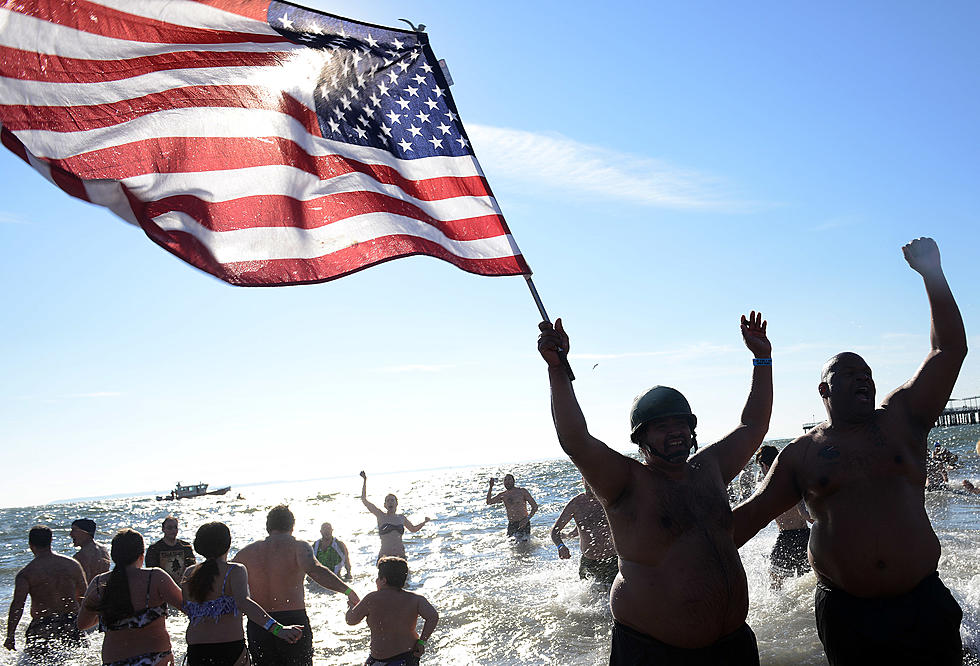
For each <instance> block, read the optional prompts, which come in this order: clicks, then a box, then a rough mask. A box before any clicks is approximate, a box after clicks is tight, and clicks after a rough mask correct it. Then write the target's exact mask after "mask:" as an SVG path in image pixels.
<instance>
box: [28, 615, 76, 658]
mask: <svg viewBox="0 0 980 666" xmlns="http://www.w3.org/2000/svg"><path fill="white" fill-rule="evenodd" d="M24 638H25V641H24V651H25V652H26V653H27V654H28V656H29V657H30V658H32V659H34V660H35V661H39V662H41V663H45V662H51V663H55V662H56V661H67V654H66V652H67V651H70V650H73V649H75V648H78V647H81V646H82V645H83V644H84V639H83V638H82V632H81V631H79V630H78V625H77V624H75V614H74V613H63V614H61V615H46V616H44V617H36V618H34V619H32V620H31V623H30V624H29V625H28V626H27V631H26V632H25V634H24Z"/></svg>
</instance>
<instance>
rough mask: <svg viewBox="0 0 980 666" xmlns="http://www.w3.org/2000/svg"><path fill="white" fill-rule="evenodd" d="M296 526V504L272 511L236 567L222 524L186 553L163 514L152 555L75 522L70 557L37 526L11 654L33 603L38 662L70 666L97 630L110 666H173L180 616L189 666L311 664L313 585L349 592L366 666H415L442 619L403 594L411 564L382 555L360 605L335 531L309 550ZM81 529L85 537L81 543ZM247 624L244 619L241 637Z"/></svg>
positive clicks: (13, 612) (33, 657)
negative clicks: (366, 645) (309, 598)
mask: <svg viewBox="0 0 980 666" xmlns="http://www.w3.org/2000/svg"><path fill="white" fill-rule="evenodd" d="M392 508H393V507H392ZM294 525H295V518H294V516H293V514H292V512H291V511H290V509H289V507H287V506H285V505H279V506H276V507H274V508H272V509H271V510H270V511H269V512H268V515H267V516H266V531H267V532H268V536H267V537H266V538H265V539H263V540H260V541H256V542H254V543H251V544H249V545H247V546H245V547H244V548H242V549H241V550H240V551H238V553H237V554H236V555H235V556H234V558H233V559H232V560H231V561H229V559H228V554H229V551H230V549H231V532H230V530H229V529H228V526H227V525H226V524H224V523H221V522H210V523H206V524H204V525H201V526H200V527H199V528H198V530H197V533H196V535H195V537H194V543H193V546H191V544H189V543H187V542H186V541H182V540H180V539H178V538H177V533H178V522H177V519H176V518H175V517H173V516H167V518H165V519H164V521H163V525H162V527H163V531H164V538H163V539H161V540H160V541H158V542H156V543H154V544H152V545H151V546H150V547H149V548H145V547H144V546H145V544H144V540H143V536H142V535H141V534H140V533H139V532H137V531H135V530H133V529H129V528H125V529H122V530H120V531H119V532H117V533H116V535H115V536H114V537H113V538H112V543H111V545H110V547H109V548H108V549H106V548H105V547H104V546H102V545H100V544H99V543H97V542H96V541H95V539H94V536H95V528H96V525H95V522H94V521H92V520H90V519H80V520H77V521H75V523H74V524H73V525H72V538H73V541H74V542H75V544H76V545H78V546H80V549H79V551H78V552H77V553H76V554H75V556H74V558H72V557H66V556H64V555H60V554H57V553H55V552H53V550H52V547H51V544H52V531H51V529H50V528H49V527H47V526H44V525H36V526H35V527H33V528H31V530H30V532H29V533H28V545H29V547H30V550H31V552H32V553H33V555H34V559H33V560H31V562H30V563H29V564H28V565H27V566H25V567H24V568H23V569H22V570H21V571H20V572H18V574H17V577H16V580H15V584H14V599H13V601H12V602H11V606H10V612H9V615H8V621H7V640H6V642H5V647H6V648H7V649H8V650H14V649H16V647H17V646H16V641H15V632H16V629H17V625H18V624H19V622H20V619H21V617H22V615H23V612H24V607H25V603H26V601H27V599H28V597H29V598H30V602H31V622H30V624H29V626H28V627H27V631H26V632H25V638H26V644H25V646H24V652H25V655H26V657H27V659H28V660H29V661H30V662H32V663H35V664H58V663H64V661H66V660H67V657H68V656H70V655H71V654H72V653H74V652H76V651H77V650H79V649H81V648H84V647H85V646H86V645H87V639H86V632H87V631H88V630H91V629H93V628H94V627H98V630H99V631H101V632H103V633H104V637H103V640H102V663H103V664H106V665H108V666H169V665H172V664H174V663H175V658H174V654H173V650H172V646H171V642H170V635H169V633H168V632H167V624H166V622H167V616H168V614H169V613H168V611H169V609H179V610H180V611H182V612H183V613H184V614H186V616H187V618H188V626H187V632H186V642H187V653H186V661H185V663H186V664H188V665H189V666H235V665H241V664H248V663H251V664H255V665H256V666H293V665H296V666H306V665H310V664H312V663H313V652H314V651H313V632H312V627H311V624H310V619H309V616H308V615H307V613H306V603H305V580H306V578H310V579H311V580H313V581H315V582H316V583H318V584H319V585H320V586H322V587H324V588H326V589H328V590H332V591H334V592H339V593H341V594H344V595H346V597H347V605H348V609H347V612H346V621H347V623H348V624H350V625H356V624H358V623H360V622H361V621H363V620H366V621H367V625H368V627H369V628H370V631H371V647H370V656H369V657H368V659H367V661H365V662H364V663H365V664H368V665H377V666H409V665H411V664H417V663H418V661H419V658H420V657H421V656H422V654H423V653H424V652H425V645H426V642H427V641H428V639H429V637H430V636H431V634H432V632H433V631H434V630H435V627H436V623H437V622H438V619H439V615H438V613H437V612H436V610H435V609H434V608H433V607H432V605H431V604H430V603H429V602H428V601H427V600H426V599H425V598H424V597H423V596H421V595H419V594H415V593H413V592H409V591H408V590H406V589H405V584H406V581H407V578H408V563H407V562H406V560H405V559H404V557H397V556H390V555H379V557H378V559H377V569H378V575H377V578H376V581H375V583H376V587H377V589H376V590H375V591H373V592H371V593H369V594H367V595H366V596H364V597H363V598H360V597H359V595H358V594H357V593H356V592H355V591H354V590H353V589H352V588H351V587H350V586H349V585H348V584H347V582H345V581H344V580H342V579H341V578H340V577H339V576H338V574H340V573H341V571H343V570H344V569H345V568H346V574H345V578H347V579H348V580H349V579H350V557H349V554H348V552H347V548H346V546H345V545H344V544H342V543H341V542H339V541H338V540H336V539H335V538H334V537H333V535H332V530H331V526H330V524H329V523H324V524H323V526H322V527H321V538H320V539H318V540H317V541H316V542H315V544H314V545H313V546H311V545H310V544H309V543H306V542H305V541H300V540H299V539H296V538H295V537H294V536H293V527H294ZM77 529H78V530H82V531H83V532H84V534H85V537H81V538H76V535H75V530H77ZM195 551H196V553H197V555H199V556H200V557H202V558H203V561H202V562H197V557H196V556H195V554H194V552H195ZM151 558H152V561H153V562H154V566H150V562H151ZM324 562H326V565H325V564H324ZM161 565H162V566H161ZM242 615H245V616H246V617H247V618H248V622H247V623H246V626H245V628H243V626H242ZM419 619H421V620H422V627H421V631H419V630H418V620H419ZM246 639H247V640H246Z"/></svg>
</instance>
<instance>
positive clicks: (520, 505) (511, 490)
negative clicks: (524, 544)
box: [487, 474, 538, 541]
mask: <svg viewBox="0 0 980 666" xmlns="http://www.w3.org/2000/svg"><path fill="white" fill-rule="evenodd" d="M496 481H497V479H493V478H491V479H490V487H489V488H487V504H488V505H490V504H503V505H504V508H505V509H506V510H507V536H509V537H514V538H515V539H517V540H519V541H521V540H524V541H526V540H527V539H530V538H531V517H532V516H534V514H535V513H537V511H538V503H537V502H535V501H534V498H533V497H531V493H529V492H528V491H527V488H519V487H517V486H515V485H514V475H513V474H507V475H506V476H504V492H502V493H497V494H496V495H494V494H493V484H494V483H496ZM528 507H531V511H530V512H528Z"/></svg>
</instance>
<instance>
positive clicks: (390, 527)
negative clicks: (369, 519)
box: [378, 523, 405, 536]
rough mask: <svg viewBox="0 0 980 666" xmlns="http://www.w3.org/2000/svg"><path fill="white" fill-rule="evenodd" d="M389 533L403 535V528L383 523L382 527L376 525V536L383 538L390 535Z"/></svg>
mask: <svg viewBox="0 0 980 666" xmlns="http://www.w3.org/2000/svg"><path fill="white" fill-rule="evenodd" d="M391 532H398V533H399V534H404V533H405V526H404V525H396V524H395V523H385V524H383V525H378V534H380V535H382V536H384V535H385V534H390V533H391Z"/></svg>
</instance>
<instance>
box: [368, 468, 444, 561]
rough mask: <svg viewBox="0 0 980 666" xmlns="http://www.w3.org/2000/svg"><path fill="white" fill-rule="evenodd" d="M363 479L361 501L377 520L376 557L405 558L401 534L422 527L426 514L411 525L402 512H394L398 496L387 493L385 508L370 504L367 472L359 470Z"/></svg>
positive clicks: (415, 530)
mask: <svg viewBox="0 0 980 666" xmlns="http://www.w3.org/2000/svg"><path fill="white" fill-rule="evenodd" d="M361 478H362V479H363V480H364V482H363V484H362V485H361V503H362V504H363V505H364V507H365V508H366V509H367V510H368V511H370V512H371V513H372V514H373V515H374V517H375V518H376V519H377V520H378V536H380V537H381V550H380V551H378V558H377V559H379V560H380V559H381V558H382V557H400V558H402V559H406V556H405V544H404V543H403V542H402V535H403V534H404V533H405V530H406V529H407V530H408V531H409V532H412V533H413V534H414V533H415V532H418V531H419V530H420V529H422V528H423V527H424V526H425V524H426V523H427V522H429V517H428V516H426V517H425V520H423V521H422V522H421V523H419V524H418V525H413V524H412V521H410V520H409V519H408V518H406V517H405V514H403V513H396V511H397V509H398V498H397V497H395V496H394V495H392V494H391V493H388V494H387V495H385V510H384V511H382V510H381V509H379V508H378V507H377V506H375V505H374V504H372V503H371V502H370V501H369V500H368V498H367V474H365V473H364V472H361Z"/></svg>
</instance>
